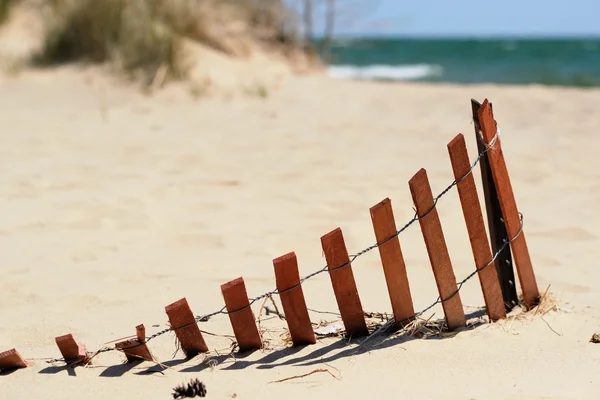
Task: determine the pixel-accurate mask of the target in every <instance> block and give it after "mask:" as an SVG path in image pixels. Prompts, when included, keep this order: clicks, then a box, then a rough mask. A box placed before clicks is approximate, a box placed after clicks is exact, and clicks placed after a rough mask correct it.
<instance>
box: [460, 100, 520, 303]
mask: <svg viewBox="0 0 600 400" xmlns="http://www.w3.org/2000/svg"><path fill="white" fill-rule="evenodd" d="M480 108H481V104H480V103H479V102H478V101H477V100H474V99H471V110H472V113H473V127H474V130H475V140H476V141H477V152H478V153H481V152H483V151H484V150H485V144H484V143H483V138H482V137H481V133H480V131H481V125H480V124H479V109H480ZM490 108H492V111H493V107H492V103H490ZM479 167H480V170H481V183H482V188H483V195H484V198H485V209H486V214H487V221H488V229H489V232H490V241H491V244H492V252H493V254H496V253H498V252H499V251H500V249H501V248H502V245H503V241H504V239H507V238H508V234H507V233H506V226H505V225H504V217H503V216H502V209H501V208H500V201H499V200H498V192H497V191H496V186H495V185H494V176H493V175H492V170H491V168H490V161H489V157H488V154H487V153H485V154H484V155H483V156H482V157H481V159H480V160H479ZM496 271H498V279H499V280H500V288H501V289H502V298H503V299H504V307H505V309H506V311H507V312H508V311H511V310H512V309H513V308H514V307H515V306H516V305H517V304H518V303H519V298H518V296H517V284H516V280H515V271H514V269H513V263H512V257H511V255H510V245H508V246H506V247H504V248H502V251H500V253H498V256H497V258H496Z"/></svg>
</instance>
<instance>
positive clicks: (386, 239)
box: [370, 198, 415, 328]
mask: <svg viewBox="0 0 600 400" xmlns="http://www.w3.org/2000/svg"><path fill="white" fill-rule="evenodd" d="M370 212H371V221H372V222H373V229H374V231H375V238H376V240H377V243H378V244H379V246H378V248H379V256H380V258H381V264H382V265H383V273H384V275H385V281H386V284H387V288H388V293H389V296H390V301H391V303H392V311H393V313H394V319H395V321H396V324H397V325H398V327H399V328H401V327H402V326H404V325H406V324H407V323H409V322H410V321H411V320H412V319H413V318H414V315H415V310H414V306H413V301H412V296H411V293H410V285H409V282H408V276H407V274H406V264H405V262H404V257H403V255H402V249H401V248H400V240H399V238H398V236H396V232H397V229H396V222H395V220H394V212H393V210H392V201H391V200H390V199H389V198H386V199H384V200H383V201H382V202H380V203H379V204H376V205H375V206H373V207H371V209H370ZM390 238H391V239H390Z"/></svg>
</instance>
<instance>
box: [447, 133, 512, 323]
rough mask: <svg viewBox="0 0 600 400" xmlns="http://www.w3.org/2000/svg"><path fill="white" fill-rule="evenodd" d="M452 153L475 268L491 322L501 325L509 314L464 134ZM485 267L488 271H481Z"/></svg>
mask: <svg viewBox="0 0 600 400" xmlns="http://www.w3.org/2000/svg"><path fill="white" fill-rule="evenodd" d="M448 153H449V155H450V161H451V163H452V170H453V172H454V179H455V180H456V182H458V184H457V185H456V186H457V189H458V195H459V197H460V204H461V207H462V210H463V216H464V218H465V224H466V225H467V232H468V233H469V241H470V242H471V250H472V251H473V258H474V259H475V267H476V268H477V269H478V270H479V272H478V276H479V282H480V284H481V290H482V291H483V298H484V300H485V305H486V308H487V313H488V316H489V318H490V320H492V321H497V320H499V319H501V318H504V317H506V310H505V308H504V300H503V299H502V290H501V289H500V282H499V281H498V273H497V271H496V268H495V266H494V265H489V266H487V265H488V263H489V262H490V261H491V260H492V252H491V250H490V243H489V241H488V238H487V234H486V232H485V223H484V222H483V213H482V212H481V204H480V203H479V197H478V196H477V188H476V187H475V179H474V178H473V174H471V173H470V172H471V164H470V161H469V153H468V152H467V145H466V143H465V137H464V136H463V135H462V134H458V135H457V136H456V137H455V138H454V139H452V141H451V142H450V143H448ZM467 174H468V175H467ZM486 266H487V267H486ZM483 267H486V268H485V269H483V270H481V268H483Z"/></svg>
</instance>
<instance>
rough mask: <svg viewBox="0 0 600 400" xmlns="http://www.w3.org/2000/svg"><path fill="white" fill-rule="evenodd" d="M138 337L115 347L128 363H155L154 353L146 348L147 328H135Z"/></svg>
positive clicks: (140, 326) (141, 326) (142, 326)
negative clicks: (142, 361)
mask: <svg viewBox="0 0 600 400" xmlns="http://www.w3.org/2000/svg"><path fill="white" fill-rule="evenodd" d="M135 333H136V337H135V338H134V339H129V340H125V341H122V342H119V343H116V344H115V347H116V348H117V349H119V350H121V351H123V353H125V356H126V357H127V361H128V362H132V361H140V360H148V361H153V359H154V357H152V353H150V349H148V346H146V328H145V327H144V325H143V324H141V325H138V326H136V327H135Z"/></svg>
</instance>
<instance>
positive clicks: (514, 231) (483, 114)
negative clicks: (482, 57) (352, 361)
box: [478, 99, 540, 309]
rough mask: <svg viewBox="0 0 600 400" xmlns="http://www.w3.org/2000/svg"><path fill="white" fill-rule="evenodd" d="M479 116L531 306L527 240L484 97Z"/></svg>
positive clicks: (535, 296)
mask: <svg viewBox="0 0 600 400" xmlns="http://www.w3.org/2000/svg"><path fill="white" fill-rule="evenodd" d="M478 116H479V123H480V125H481V133H482V135H483V140H485V144H486V146H491V149H490V150H489V151H488V152H487V154H488V155H489V160H490V167H491V170H492V174H493V176H494V184H495V185H496V190H497V191H498V199H499V200H500V207H501V208H502V215H503V216H504V224H505V225H506V231H507V233H508V235H509V240H510V239H514V241H513V242H512V252H513V257H514V258H515V264H516V266H517V273H518V274H519V282H520V283H521V290H522V291H523V299H524V301H525V307H526V308H527V309H531V308H532V307H534V306H535V305H536V304H537V303H538V301H539V297H540V293H539V290H538V287H537V282H536V279H535V274H534V272H533V265H532V264H531V258H530V256H529V249H528V248H527V241H526V240H525V232H523V231H522V230H521V219H520V217H519V210H518V208H517V203H516V201H515V195H514V193H513V189H512V185H511V183H510V177H509V175H508V169H507V167H506V162H505V160H504V155H503V153H502V142H501V140H500V138H499V137H498V135H497V134H498V131H497V127H496V121H495V120H494V115H493V113H492V108H491V106H490V103H489V102H488V100H487V99H486V100H484V102H483V104H482V105H481V108H480V109H479V112H478Z"/></svg>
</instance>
